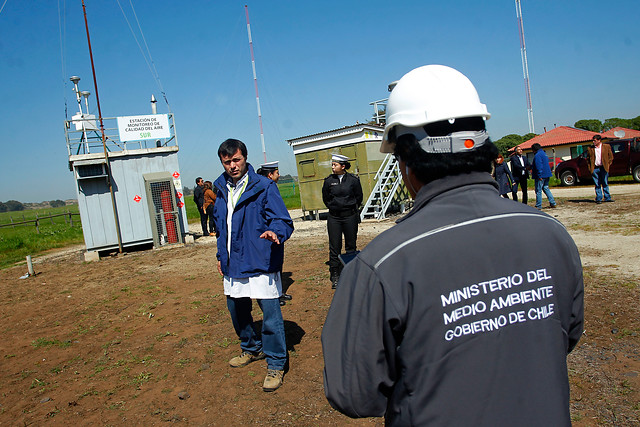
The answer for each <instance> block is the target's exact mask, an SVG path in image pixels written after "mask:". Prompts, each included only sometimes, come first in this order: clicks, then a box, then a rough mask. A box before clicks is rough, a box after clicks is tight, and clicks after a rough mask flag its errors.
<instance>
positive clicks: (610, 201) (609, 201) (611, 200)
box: [605, 199, 613, 203]
mask: <svg viewBox="0 0 640 427" xmlns="http://www.w3.org/2000/svg"><path fill="white" fill-rule="evenodd" d="M605 202H607V203H613V199H609V200H605Z"/></svg>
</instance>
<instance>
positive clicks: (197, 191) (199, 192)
mask: <svg viewBox="0 0 640 427" xmlns="http://www.w3.org/2000/svg"><path fill="white" fill-rule="evenodd" d="M193 201H194V202H196V206H197V207H198V213H199V214H200V225H202V235H203V236H207V235H209V230H207V213H206V212H204V211H203V210H202V206H203V205H204V187H200V186H199V185H197V184H196V188H194V189H193ZM211 231H212V232H213V230H211Z"/></svg>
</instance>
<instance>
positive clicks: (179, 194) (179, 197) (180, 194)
mask: <svg viewBox="0 0 640 427" xmlns="http://www.w3.org/2000/svg"><path fill="white" fill-rule="evenodd" d="M178 199H182V193H181V192H179V191H178Z"/></svg>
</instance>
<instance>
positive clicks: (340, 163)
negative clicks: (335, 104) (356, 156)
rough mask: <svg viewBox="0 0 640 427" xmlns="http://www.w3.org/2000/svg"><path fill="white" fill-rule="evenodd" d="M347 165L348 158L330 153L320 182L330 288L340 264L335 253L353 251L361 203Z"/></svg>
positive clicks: (354, 249) (360, 192)
mask: <svg viewBox="0 0 640 427" xmlns="http://www.w3.org/2000/svg"><path fill="white" fill-rule="evenodd" d="M350 168H351V163H349V158H348V157H347V156H343V155H342V154H333V155H332V156H331V172H332V174H331V175H329V176H328V177H326V178H325V179H324V183H323V184H322V201H323V202H324V204H325V206H326V207H327V208H328V209H329V216H328V217H327V233H328V234H329V277H330V279H329V280H331V287H332V288H333V289H335V288H336V286H337V284H338V278H339V277H340V271H341V270H342V265H341V263H340V260H339V258H338V256H339V255H340V252H341V251H342V236H343V235H344V250H345V252H346V253H351V252H355V251H356V241H357V239H358V224H359V223H360V213H359V208H360V205H361V204H362V186H361V185H360V179H358V177H357V176H355V175H352V174H350V173H348V172H347V170H349V169H350Z"/></svg>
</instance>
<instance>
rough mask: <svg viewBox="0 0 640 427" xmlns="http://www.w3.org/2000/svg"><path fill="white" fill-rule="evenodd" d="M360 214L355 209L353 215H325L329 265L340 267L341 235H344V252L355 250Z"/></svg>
mask: <svg viewBox="0 0 640 427" xmlns="http://www.w3.org/2000/svg"><path fill="white" fill-rule="evenodd" d="M359 220H360V215H359V214H358V211H356V212H355V213H354V214H353V215H349V216H346V217H339V216H333V215H331V214H329V216H328V217H327V232H328V233H329V267H330V268H338V269H339V268H340V260H339V259H338V255H340V252H341V251H342V235H344V250H345V252H347V253H348V252H354V251H355V250H356V240H357V238H358V222H359Z"/></svg>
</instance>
